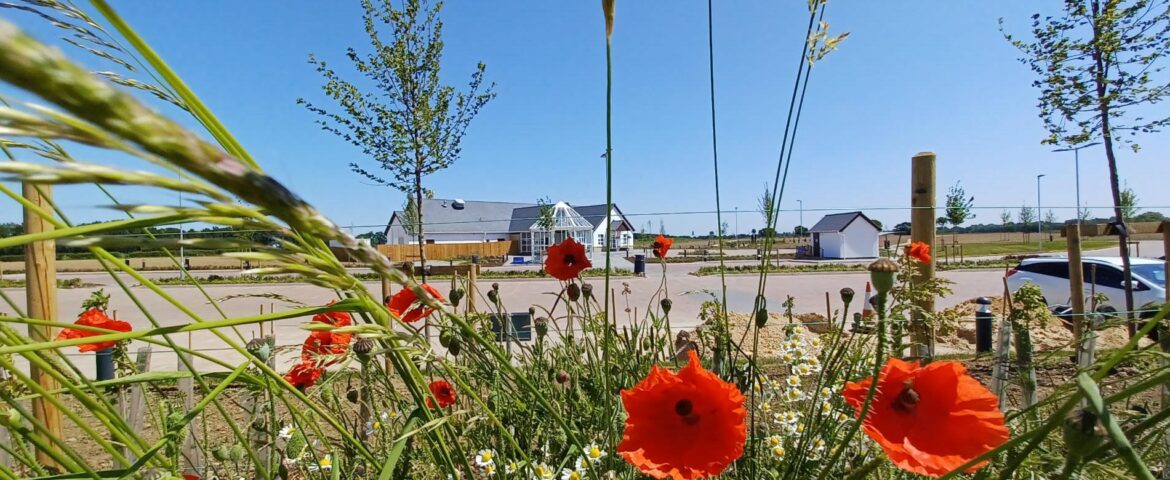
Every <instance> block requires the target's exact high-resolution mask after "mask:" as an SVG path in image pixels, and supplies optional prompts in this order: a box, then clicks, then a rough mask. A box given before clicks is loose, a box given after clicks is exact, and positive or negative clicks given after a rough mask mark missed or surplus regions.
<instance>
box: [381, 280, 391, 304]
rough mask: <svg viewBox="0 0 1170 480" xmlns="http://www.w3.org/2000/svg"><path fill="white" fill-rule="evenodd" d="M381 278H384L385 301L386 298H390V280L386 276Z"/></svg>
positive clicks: (383, 294) (383, 293)
mask: <svg viewBox="0 0 1170 480" xmlns="http://www.w3.org/2000/svg"><path fill="white" fill-rule="evenodd" d="M381 277H382V299H383V300H384V299H386V297H389V296H390V279H389V278H386V276H385V275H381Z"/></svg>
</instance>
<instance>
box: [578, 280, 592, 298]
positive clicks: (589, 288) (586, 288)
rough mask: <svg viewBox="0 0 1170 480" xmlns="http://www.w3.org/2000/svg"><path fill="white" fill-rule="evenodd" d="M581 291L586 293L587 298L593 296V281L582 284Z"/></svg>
mask: <svg viewBox="0 0 1170 480" xmlns="http://www.w3.org/2000/svg"><path fill="white" fill-rule="evenodd" d="M581 293H582V294H584V295H585V299H586V300H589V299H591V298H593V284H592V283H585V284H582V285H581Z"/></svg>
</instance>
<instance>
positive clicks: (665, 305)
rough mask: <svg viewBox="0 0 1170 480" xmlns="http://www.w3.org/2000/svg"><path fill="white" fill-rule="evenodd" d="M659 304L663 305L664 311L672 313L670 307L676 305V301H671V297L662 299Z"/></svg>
mask: <svg viewBox="0 0 1170 480" xmlns="http://www.w3.org/2000/svg"><path fill="white" fill-rule="evenodd" d="M658 304H659V305H661V306H662V313H670V307H672V306H674V302H672V301H670V299H669V298H664V299H662V301H661V302H658Z"/></svg>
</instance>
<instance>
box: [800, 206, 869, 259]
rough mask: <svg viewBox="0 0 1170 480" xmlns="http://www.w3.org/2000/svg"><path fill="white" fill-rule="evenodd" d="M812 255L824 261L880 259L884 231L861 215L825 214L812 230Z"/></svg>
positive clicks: (857, 213)
mask: <svg viewBox="0 0 1170 480" xmlns="http://www.w3.org/2000/svg"><path fill="white" fill-rule="evenodd" d="M809 232H810V233H812V254H813V255H814V256H818V257H822V258H835V259H848V258H877V256H878V234H879V233H881V229H880V228H878V226H877V224H875V223H874V222H873V220H870V219H869V217H867V216H865V214H864V213H861V212H847V213H836V214H833V215H825V217H824V218H822V219H821V220H820V221H819V222H817V224H816V225H813V227H812V229H811V230H810V231H809Z"/></svg>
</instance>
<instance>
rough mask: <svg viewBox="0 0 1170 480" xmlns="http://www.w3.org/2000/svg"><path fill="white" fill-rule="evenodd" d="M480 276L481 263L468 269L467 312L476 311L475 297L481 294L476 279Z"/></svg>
mask: <svg viewBox="0 0 1170 480" xmlns="http://www.w3.org/2000/svg"><path fill="white" fill-rule="evenodd" d="M478 276H479V265H472V266H471V268H470V269H468V270H467V295H466V296H467V313H475V298H476V297H478V296H479V289H478V288H476V286H475V279H476V277H478Z"/></svg>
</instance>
